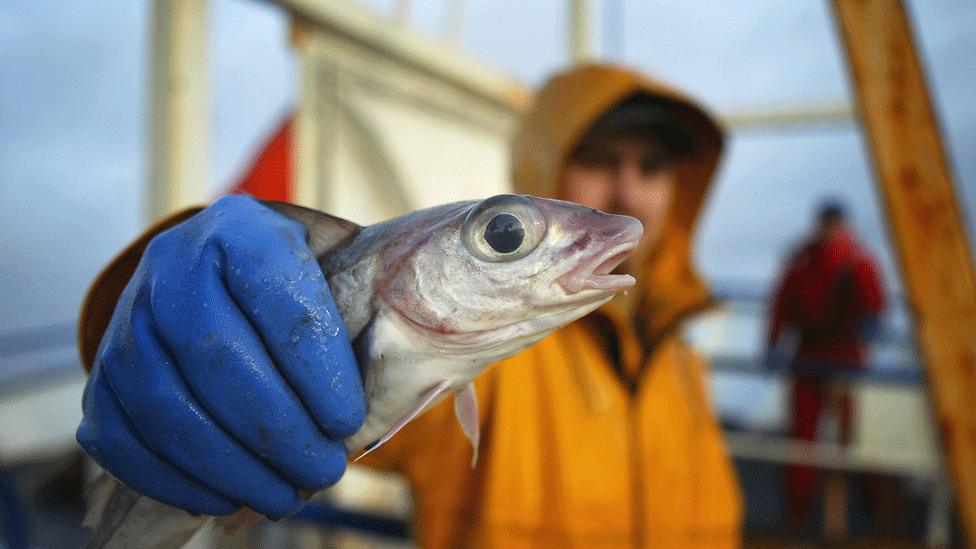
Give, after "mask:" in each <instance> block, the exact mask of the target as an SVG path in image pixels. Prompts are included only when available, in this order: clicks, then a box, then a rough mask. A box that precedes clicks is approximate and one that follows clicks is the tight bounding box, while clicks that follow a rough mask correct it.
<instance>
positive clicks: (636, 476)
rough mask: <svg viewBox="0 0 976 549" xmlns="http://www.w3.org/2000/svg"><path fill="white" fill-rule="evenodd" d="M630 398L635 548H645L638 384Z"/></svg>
mask: <svg viewBox="0 0 976 549" xmlns="http://www.w3.org/2000/svg"><path fill="white" fill-rule="evenodd" d="M629 389H630V398H629V399H628V402H627V406H628V411H627V412H628V414H627V415H628V418H627V429H628V431H630V432H629V433H628V435H629V438H630V462H631V468H632V470H633V482H632V483H631V499H632V501H631V505H632V507H633V523H632V525H631V527H632V529H633V541H634V547H635V548H640V547H644V546H645V540H644V476H643V475H642V474H641V446H640V406H639V401H638V398H637V389H638V386H637V382H636V381H635V382H633V383H631V384H630V387H629Z"/></svg>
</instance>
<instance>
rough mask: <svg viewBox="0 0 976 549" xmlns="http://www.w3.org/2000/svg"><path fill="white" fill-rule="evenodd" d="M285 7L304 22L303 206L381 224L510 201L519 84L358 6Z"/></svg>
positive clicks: (299, 156)
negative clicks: (436, 210)
mask: <svg viewBox="0 0 976 549" xmlns="http://www.w3.org/2000/svg"><path fill="white" fill-rule="evenodd" d="M279 3H280V4H282V5H284V6H286V7H287V8H288V9H290V10H292V11H293V13H295V14H296V15H297V16H300V17H301V18H302V20H303V23H301V24H299V25H298V27H297V29H296V33H295V44H296V48H297V50H298V52H299V54H300V59H301V67H302V69H301V77H302V82H301V95H302V96H301V100H300V102H299V109H298V118H297V126H296V128H297V131H296V134H295V143H296V146H295V148H294V162H295V163H294V166H295V173H296V174H297V176H296V198H297V201H298V202H300V203H302V204H305V205H308V206H313V207H316V208H319V209H323V210H327V211H335V212H342V213H343V215H344V216H347V217H350V218H352V219H353V220H354V221H357V222H360V223H373V222H376V221H380V220H383V219H387V218H390V217H393V216H396V215H399V214H402V213H405V212H407V211H411V210H414V209H417V208H421V207H426V206H433V205H436V204H441V203H444V202H449V201H455V200H463V199H469V198H478V197H485V196H490V195H492V194H497V193H500V192H505V191H507V190H508V188H509V183H508V179H509V178H508V143H509V140H510V137H511V134H512V132H513V131H514V129H515V124H516V122H517V120H518V118H519V114H520V112H521V109H522V106H523V104H524V98H525V96H526V93H525V91H524V90H523V89H522V88H521V87H520V86H519V85H518V84H517V83H515V82H514V81H512V80H510V79H508V78H506V77H504V76H502V75H500V74H497V73H495V72H493V71H491V70H489V69H487V68H484V67H483V66H481V65H480V64H479V63H478V62H477V61H475V60H472V59H468V58H464V57H462V56H461V55H460V54H457V53H454V52H453V51H452V50H450V49H448V50H446V51H445V48H444V45H443V44H440V43H435V42H434V41H432V40H430V39H426V38H424V37H422V36H420V35H417V34H415V33H413V32H412V31H411V30H409V29H407V28H405V27H403V26H401V25H399V24H398V23H396V22H395V21H393V20H388V19H382V18H379V17H377V16H375V15H374V14H372V13H371V12H369V11H367V10H365V9H363V8H362V7H360V6H357V5H355V4H350V3H346V2H327V3H326V2H311V1H301V0H286V1H282V2H279Z"/></svg>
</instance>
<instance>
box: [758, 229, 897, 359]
mask: <svg viewBox="0 0 976 549" xmlns="http://www.w3.org/2000/svg"><path fill="white" fill-rule="evenodd" d="M883 307H884V290H883V288H882V284H881V278H880V276H879V270H878V267H877V265H876V263H875V262H874V260H873V259H872V258H871V257H870V255H869V254H868V253H867V252H866V251H865V250H864V249H863V248H862V247H861V246H860V244H858V242H857V241H856V240H855V239H854V236H853V235H852V234H850V233H849V232H847V231H846V230H840V231H838V232H837V233H835V235H834V236H832V237H830V238H829V239H827V240H823V239H820V238H817V237H815V238H814V239H812V240H811V241H809V242H808V243H807V244H805V245H804V246H802V247H801V248H800V250H799V251H798V252H797V253H796V254H794V256H793V257H792V259H791V260H790V262H789V264H788V265H787V267H786V271H785V273H784V274H783V278H782V280H781V281H780V283H779V289H778V290H777V292H776V297H775V299H774V301H773V305H772V310H771V311H770V326H769V345H770V346H773V345H775V344H776V342H777V341H778V339H779V338H780V336H781V335H782V333H783V330H784V329H785V328H787V327H790V328H792V329H793V330H795V331H796V332H797V335H798V336H799V343H798V347H797V350H796V359H798V360H826V361H833V362H834V364H825V365H824V367H828V366H834V367H849V368H857V367H860V366H862V365H863V361H864V357H865V350H866V348H865V347H866V346H865V340H864V339H865V338H864V337H863V333H862V330H863V327H864V323H865V322H866V321H871V320H873V319H876V318H877V316H878V315H879V314H880V312H881V310H882V308H883ZM845 363H846V364H845Z"/></svg>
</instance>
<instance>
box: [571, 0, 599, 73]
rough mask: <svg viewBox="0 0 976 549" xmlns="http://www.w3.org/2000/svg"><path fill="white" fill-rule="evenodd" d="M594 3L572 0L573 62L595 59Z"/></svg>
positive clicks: (584, 0)
mask: <svg viewBox="0 0 976 549" xmlns="http://www.w3.org/2000/svg"><path fill="white" fill-rule="evenodd" d="M593 28H594V27H593V3H592V2H591V0H572V4H571V6H570V26H569V29H570V41H569V47H570V56H571V59H572V61H573V63H584V62H586V61H589V60H591V59H593V57H594V55H593V54H594V52H593Z"/></svg>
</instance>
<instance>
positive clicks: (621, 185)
mask: <svg viewBox="0 0 976 549" xmlns="http://www.w3.org/2000/svg"><path fill="white" fill-rule="evenodd" d="M640 178H641V168H640V163H638V162H637V161H636V160H634V159H630V158H624V159H621V161H620V162H619V163H618V164H617V170H616V175H615V177H614V179H616V181H614V183H615V185H614V195H615V196H616V198H617V200H618V201H620V200H621V199H623V198H624V197H625V196H627V195H628V194H629V193H630V191H632V190H633V189H634V188H635V187H636V186H637V185H638V183H639V182H640Z"/></svg>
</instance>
